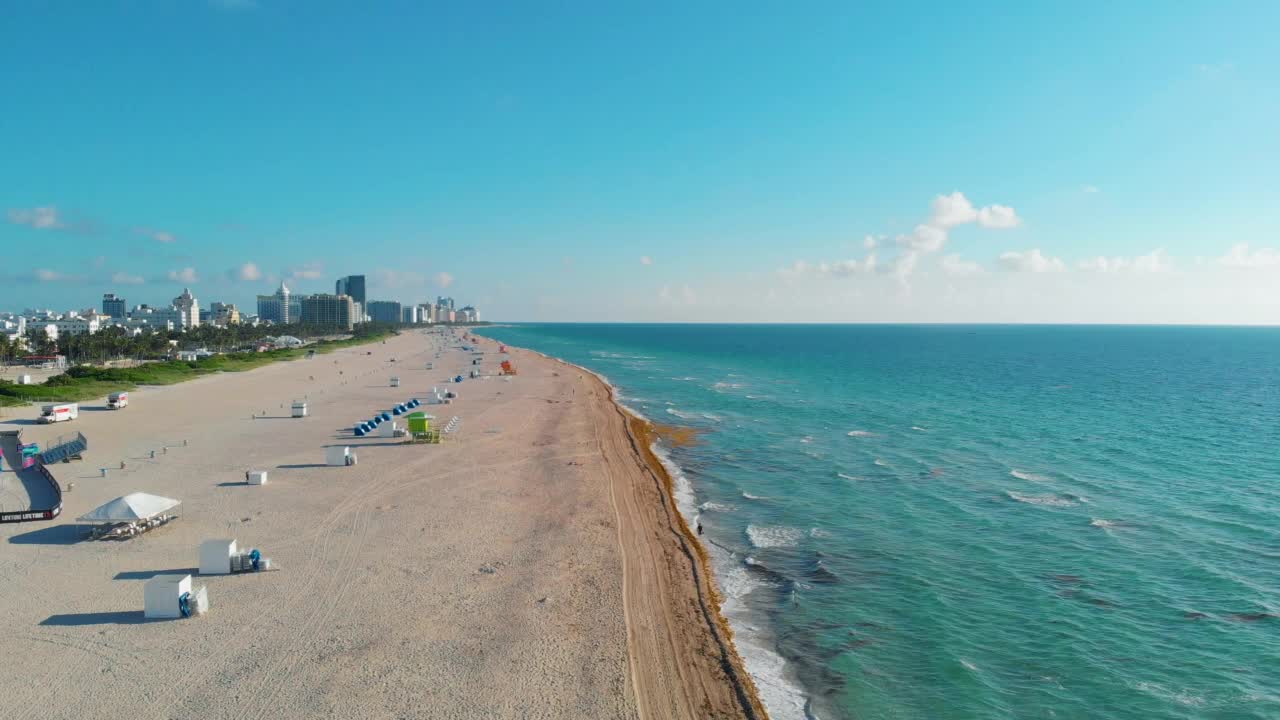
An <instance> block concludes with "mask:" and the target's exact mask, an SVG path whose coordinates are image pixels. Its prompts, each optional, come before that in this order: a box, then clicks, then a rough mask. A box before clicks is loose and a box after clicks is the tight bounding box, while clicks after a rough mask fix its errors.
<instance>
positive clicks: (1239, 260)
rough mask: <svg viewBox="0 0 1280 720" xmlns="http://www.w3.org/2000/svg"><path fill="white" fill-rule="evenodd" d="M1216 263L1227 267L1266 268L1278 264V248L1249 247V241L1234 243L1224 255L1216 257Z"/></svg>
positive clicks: (1279, 251)
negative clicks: (1252, 248) (1254, 248)
mask: <svg viewBox="0 0 1280 720" xmlns="http://www.w3.org/2000/svg"><path fill="white" fill-rule="evenodd" d="M1218 264H1219V265H1221V266H1223V267H1229V268H1268V267H1276V266H1280V250H1276V249H1275V248H1268V247H1260V248H1257V249H1256V250H1251V249H1250V248H1249V243H1236V244H1235V245H1232V246H1231V250H1230V251H1228V252H1227V254H1226V255H1223V256H1222V257H1220V258H1218Z"/></svg>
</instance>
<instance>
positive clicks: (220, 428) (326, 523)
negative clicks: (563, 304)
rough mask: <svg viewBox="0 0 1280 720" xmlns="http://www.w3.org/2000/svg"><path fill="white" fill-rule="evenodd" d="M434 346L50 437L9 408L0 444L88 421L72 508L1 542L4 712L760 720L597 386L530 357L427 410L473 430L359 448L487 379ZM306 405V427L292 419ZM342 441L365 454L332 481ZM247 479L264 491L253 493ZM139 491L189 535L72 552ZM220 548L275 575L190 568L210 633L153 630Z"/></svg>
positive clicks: (657, 490) (220, 379)
mask: <svg viewBox="0 0 1280 720" xmlns="http://www.w3.org/2000/svg"><path fill="white" fill-rule="evenodd" d="M432 342H433V341H432V340H431V339H430V338H428V337H426V336H424V335H423V334H421V333H419V332H407V333H405V334H403V335H401V336H400V337H397V338H393V339H391V340H389V341H388V342H387V343H386V344H374V345H368V346H363V347H358V348H349V349H345V350H341V351H338V352H335V353H333V354H329V355H320V356H317V357H316V358H315V359H313V360H299V361H294V362H287V363H278V364H274V365H270V366H267V367H264V368H261V369H258V370H254V371H251V372H247V373H234V374H222V375H218V376H212V377H207V378H201V379H199V380H194V381H191V382H188V383H182V384H179V385H174V386H168V387H163V388H141V389H139V390H137V391H134V392H131V393H130V399H131V405H130V407H129V408H128V409H126V410H123V411H119V412H111V411H106V410H99V409H97V408H98V407H100V406H101V403H94V402H88V403H82V405H81V408H82V410H81V415H80V419H79V420H78V421H75V422H73V423H67V424H61V425H57V426H51V427H45V426H37V425H28V424H25V422H27V421H29V420H30V419H31V418H34V416H35V414H36V411H35V410H34V409H30V410H25V409H12V410H11V412H10V414H9V416H8V417H7V418H5V420H4V421H3V422H0V426H3V427H9V428H12V427H15V426H20V427H22V429H23V433H24V440H25V441H28V442H30V441H32V440H36V441H39V442H41V443H42V444H43V443H44V442H46V441H47V440H50V439H52V438H53V437H55V436H57V435H59V434H61V433H64V432H67V431H69V430H73V429H74V430H80V431H81V432H83V433H84V434H85V435H86V436H87V437H88V438H89V442H90V449H89V452H88V454H87V456H86V460H85V461H83V462H78V463H72V464H59V465H55V466H53V473H54V475H55V476H57V477H58V479H59V481H60V482H61V483H62V484H63V486H64V488H65V487H67V486H69V485H72V484H74V487H73V488H72V489H71V490H70V491H69V492H67V493H66V494H65V509H64V512H63V516H62V517H61V518H59V519H58V520H57V521H54V522H52V523H26V524H18V525H4V526H0V543H3V546H2V547H0V617H3V618H4V624H3V628H4V632H3V633H0V653H3V656H4V657H6V658H11V659H12V658H22V662H20V663H19V662H10V663H8V668H7V669H6V671H5V673H6V675H7V677H6V678H5V681H4V682H3V683H0V707H4V708H5V709H6V710H5V713H4V715H5V717H10V718H61V717H68V718H70V717H76V718H81V717H129V718H183V717H203V718H313V717H343V718H348V717H349V718H418V717H423V718H476V717H500V718H507V717H510V718H517V717H520V718H523V717H557V718H558V717H564V718H581V717H591V718H614V717H618V718H632V717H640V718H668V717H669V718H707V717H723V718H736V717H763V716H764V714H763V712H762V711H761V710H760V708H759V705H758V703H757V702H756V701H755V700H754V695H753V693H752V691H751V689H750V683H749V681H748V680H745V679H744V675H743V674H742V673H741V670H740V667H741V666H740V663H738V662H737V660H736V656H735V655H734V653H733V650H732V643H731V642H730V641H729V639H728V635H727V630H726V629H725V628H724V627H723V625H722V623H721V622H720V621H719V619H718V618H719V616H718V613H717V612H716V611H715V604H714V590H713V587H712V584H711V580H710V579H709V577H708V576H707V575H706V574H705V572H704V569H703V566H702V565H701V563H700V561H699V559H698V557H699V556H698V551H697V547H696V543H695V542H694V541H693V540H692V538H691V537H690V536H689V535H688V529H687V528H685V527H684V524H683V521H682V520H680V519H679V515H678V513H676V512H675V510H674V507H673V505H672V503H671V500H670V497H669V495H668V494H667V493H666V492H665V490H664V488H663V483H664V477H663V475H662V473H661V469H660V467H657V468H655V467H654V465H653V464H652V458H650V457H647V442H646V440H645V439H644V437H643V433H644V428H643V427H640V426H635V423H634V422H633V421H632V420H631V419H629V418H628V417H627V416H626V415H624V414H623V413H622V411H621V410H620V409H619V408H618V407H617V405H616V404H614V403H613V401H612V399H611V398H610V397H609V394H608V389H607V387H606V386H604V385H603V384H601V383H600V382H599V381H598V380H596V379H595V378H594V377H592V376H591V375H589V374H586V373H584V372H582V371H580V370H578V369H576V368H571V367H569V366H567V365H563V364H561V363H558V362H554V361H551V360H548V359H545V358H542V357H540V356H537V355H536V354H534V353H528V352H524V351H520V350H515V351H513V354H512V355H511V356H510V357H511V359H512V360H513V362H515V363H516V364H517V367H518V369H519V372H520V374H519V375H518V376H517V377H514V378H510V379H502V378H498V377H491V378H488V379H483V380H467V381H465V382H463V383H461V384H459V385H457V386H451V387H454V388H455V389H456V390H457V391H458V392H459V394H460V396H461V397H460V398H459V399H458V400H456V401H455V402H454V403H453V404H451V405H445V406H426V405H424V406H423V407H422V408H421V409H424V410H426V411H427V412H429V413H432V414H434V415H436V416H437V417H438V418H439V420H440V421H441V423H443V422H444V421H447V420H448V418H449V417H451V416H454V415H456V416H458V417H459V418H461V421H460V425H459V431H458V433H457V437H456V439H453V440H451V441H448V442H446V443H445V444H442V445H438V446H425V445H405V444H400V443H399V441H398V440H396V441H393V440H390V439H382V438H353V437H351V435H350V432H349V428H350V427H351V426H352V425H353V424H355V423H356V422H357V421H358V420H360V419H362V418H368V417H369V416H371V415H372V414H373V413H374V412H375V411H376V410H383V409H388V408H390V407H391V406H392V405H393V404H395V403H396V402H401V401H404V400H406V399H408V398H410V397H413V396H419V397H425V395H426V394H427V392H428V391H429V390H430V389H431V387H432V386H442V387H443V385H444V381H445V380H446V378H447V377H448V376H449V375H454V374H464V375H465V374H467V371H469V370H470V369H471V368H472V366H471V365H470V356H469V355H466V354H465V353H462V352H461V351H458V350H450V351H448V352H446V353H445V354H444V356H442V357H440V358H436V357H435V354H436V350H435V349H434V348H433V345H432ZM435 342H437V343H438V342H439V341H438V340H437V341H435ZM482 345H483V346H484V348H485V349H486V350H487V351H488V352H487V355H486V357H485V359H484V364H483V365H482V366H481V368H482V369H483V370H484V371H485V372H493V371H495V370H496V368H497V362H498V359H499V357H498V355H497V353H496V352H495V349H496V345H495V344H494V343H490V342H488V341H483V342H482ZM369 352H372V355H369V354H367V353H369ZM393 357H394V358H395V359H396V361H395V362H391V361H390V360H391V358H393ZM427 362H434V364H435V367H436V368H437V369H436V370H426V369H425V364H426V363H427ZM339 373H341V374H339ZM392 375H396V376H399V377H400V378H401V386H400V387H399V388H391V387H389V384H388V382H387V381H388V378H389V377H390V376H392ZM312 378H314V379H312ZM304 395H305V396H307V397H306V399H307V401H308V402H309V404H310V413H311V416H310V417H308V418H305V419H292V418H288V417H285V416H287V415H288V414H289V404H290V401H292V400H294V399H302V398H303V397H304ZM264 412H265V415H266V416H267V417H263V418H257V419H254V418H252V417H251V416H252V415H253V414H255V413H257V414H263V413H264ZM183 441H186V442H187V445H186V446H185V447H184V446H183ZM334 443H342V444H349V445H350V446H351V447H352V449H353V451H354V452H356V453H357V454H358V457H359V463H358V464H357V465H356V466H354V467H335V468H331V467H325V466H322V465H320V463H323V460H324V449H323V448H324V446H325V445H329V444H334ZM152 450H155V451H156V457H155V459H154V460H153V459H151V458H150V453H151V451H152ZM122 460H123V461H124V462H125V464H126V469H125V470H123V471H121V470H119V469H118V468H119V463H120V462H121V461H122ZM100 467H108V468H110V470H109V475H108V477H107V478H102V477H100V472H99V468H100ZM250 468H253V469H265V470H267V471H268V472H269V473H270V476H269V482H268V484H267V485H266V486H262V487H250V486H246V485H244V484H243V481H244V472H245V470H247V469H250ZM135 490H141V491H145V492H152V493H156V494H160V495H167V496H170V497H175V498H179V499H181V500H182V501H183V507H182V518H181V519H179V520H178V521H176V522H174V523H171V524H169V525H167V526H165V527H162V528H159V529H157V530H155V531H152V532H151V533H148V534H146V535H143V536H141V537H138V538H135V539H132V540H129V541H124V542H87V541H82V540H80V539H79V537H80V527H81V526H78V525H77V524H76V522H75V518H76V517H78V516H79V515H81V514H83V513H85V512H88V511H89V510H91V509H93V508H94V507H96V506H98V505H99V504H101V503H103V502H105V501H107V500H110V499H111V498H113V497H116V496H118V495H122V494H125V493H127V492H132V491H135ZM217 537H234V538H236V539H237V540H238V541H239V544H240V546H241V547H242V548H246V549H247V548H250V547H256V548H259V549H261V550H262V553H263V555H265V556H267V557H270V558H271V559H272V562H273V563H274V564H275V566H276V568H278V569H275V570H273V571H271V572H268V573H260V574H251V575H236V576H214V577H203V578H202V577H199V576H197V577H196V578H195V579H196V584H197V585H199V584H206V585H207V586H208V590H209V599H210V605H211V609H210V611H209V613H208V614H207V615H205V616H204V617H200V618H194V619H189V620H173V621H170V620H164V621H145V620H144V619H143V618H142V585H143V582H144V581H145V580H146V579H147V578H149V577H151V576H153V575H155V574H157V573H171V572H184V571H191V570H192V569H194V566H195V565H196V559H197V558H196V550H197V546H198V544H199V543H200V541H202V540H204V539H209V538H217Z"/></svg>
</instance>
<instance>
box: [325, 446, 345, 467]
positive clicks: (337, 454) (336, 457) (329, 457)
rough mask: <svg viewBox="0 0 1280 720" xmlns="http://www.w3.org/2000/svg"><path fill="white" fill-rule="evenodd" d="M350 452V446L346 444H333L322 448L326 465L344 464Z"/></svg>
mask: <svg viewBox="0 0 1280 720" xmlns="http://www.w3.org/2000/svg"><path fill="white" fill-rule="evenodd" d="M350 454H351V448H349V447H347V446H346V445H333V446H331V447H327V448H325V449H324V462H325V464H326V465H346V464H347V456H348V455H350Z"/></svg>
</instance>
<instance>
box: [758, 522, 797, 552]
mask: <svg viewBox="0 0 1280 720" xmlns="http://www.w3.org/2000/svg"><path fill="white" fill-rule="evenodd" d="M803 536H804V533H803V532H801V531H800V530H797V529H796V528H793V527H785V526H781V525H774V526H767V525H766V526H761V525H748V526H747V537H748V538H749V539H750V540H751V545H752V547H757V548H781V547H795V546H796V545H799V544H800V538H801V537H803Z"/></svg>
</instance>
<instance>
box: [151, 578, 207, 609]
mask: <svg viewBox="0 0 1280 720" xmlns="http://www.w3.org/2000/svg"><path fill="white" fill-rule="evenodd" d="M184 602H185V603H186V605H187V609H188V612H189V614H191V615H200V614H203V613H204V611H205V610H207V609H208V608H209V594H208V592H207V591H206V589H205V586H203V585H201V586H200V587H199V588H196V589H195V590H192V586H191V576H190V575H157V576H155V577H153V578H151V579H150V580H148V581H147V582H146V584H145V585H143V586H142V616H143V617H146V618H179V617H182V615H183V613H182V605H183V603H184Z"/></svg>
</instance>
